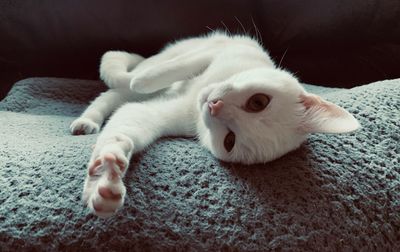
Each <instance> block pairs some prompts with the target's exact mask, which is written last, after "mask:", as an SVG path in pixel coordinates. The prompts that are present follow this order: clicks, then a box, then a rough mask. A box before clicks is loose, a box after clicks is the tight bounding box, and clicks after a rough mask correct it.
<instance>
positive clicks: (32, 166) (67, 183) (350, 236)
mask: <svg viewBox="0 0 400 252" xmlns="http://www.w3.org/2000/svg"><path fill="white" fill-rule="evenodd" d="M306 88H307V89H308V90H310V91H312V92H315V93H319V94H321V95H322V96H323V97H325V98H326V99H327V100H330V101H333V102H336V103H338V104H339V105H341V106H343V107H345V108H347V109H348V110H349V111H350V112H352V113H353V114H354V115H355V117H356V118H357V119H359V121H360V123H361V125H362V129H361V130H359V131H357V132H355V133H351V134H345V135H323V134H315V135H312V136H311V137H310V138H309V139H308V141H307V142H306V143H304V144H303V145H302V146H301V147H300V148H299V149H298V150H296V151H294V152H292V153H289V154H287V155H286V156H284V157H282V158H280V159H279V160H276V161H273V162H270V163H267V164H265V165H252V166H240V165H232V164H228V163H222V162H219V161H218V160H216V159H214V158H213V157H212V156H211V154H210V153H208V152H207V151H206V150H204V149H202V148H201V147H200V146H199V145H198V144H197V143H196V141H195V140H194V139H188V138H163V139H160V140H159V141H157V142H156V143H155V144H153V145H152V146H151V147H150V148H148V149H147V150H146V151H144V152H142V153H140V154H138V155H135V156H134V158H133V160H132V162H131V165H130V168H129V171H128V173H127V176H126V177H125V179H124V181H125V184H126V186H127V198H126V201H125V206H124V207H123V208H122V209H121V210H120V211H119V212H118V214H116V215H115V216H113V217H111V218H109V219H99V218H97V217H96V216H93V215H91V214H89V213H88V210H87V209H86V208H85V207H84V206H83V205H82V203H81V198H80V197H81V190H82V186H83V181H84V177H85V174H86V164H87V161H88V159H89V156H90V152H91V149H90V146H91V145H92V144H93V143H94V142H95V139H96V135H89V136H71V135H70V133H69V124H70V123H71V122H72V121H73V119H74V118H75V117H77V116H78V115H79V114H80V113H81V112H82V111H83V109H84V108H85V107H86V106H87V104H88V102H89V101H90V100H91V99H92V98H94V97H95V96H96V94H98V93H99V92H100V91H102V90H105V87H104V85H103V84H101V83H100V82H96V81H85V80H72V79H55V78H32V79H26V80H23V81H20V82H18V83H17V84H16V85H15V86H14V88H13V89H12V91H11V92H10V93H9V94H8V96H7V97H6V98H5V99H4V100H3V101H1V102H0V144H1V145H0V146H1V148H0V251H32V250H48V251H54V250H69V251H71V250H72V251H73V250H80V251H91V250H93V251H126V250H127V249H129V250H131V251H132V250H137V251H143V250H145V251H146V250H147V251H150V250H151V251H169V250H174V251H215V250H222V251H232V250H233V251H237V250H239V251H265V250H284V251H286V250H307V251H310V250H315V251H335V250H352V249H356V250H362V251H363V250H367V251H371V250H389V251H400V165H399V163H400V79H398V80H391V81H382V82H377V83H373V84H369V85H365V86H361V87H357V88H354V89H350V90H345V89H330V88H322V87H317V86H309V85H306Z"/></svg>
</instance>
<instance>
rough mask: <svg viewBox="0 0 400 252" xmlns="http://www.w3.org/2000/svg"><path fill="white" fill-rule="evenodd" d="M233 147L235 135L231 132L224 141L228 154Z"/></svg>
mask: <svg viewBox="0 0 400 252" xmlns="http://www.w3.org/2000/svg"><path fill="white" fill-rule="evenodd" d="M233 146H235V133H233V132H232V131H229V133H228V134H227V135H226V136H225V139H224V147H225V150H226V151H227V152H231V150H232V149H233Z"/></svg>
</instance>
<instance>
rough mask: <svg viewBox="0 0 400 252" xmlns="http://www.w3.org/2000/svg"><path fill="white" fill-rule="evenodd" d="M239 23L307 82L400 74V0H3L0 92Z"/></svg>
mask: <svg viewBox="0 0 400 252" xmlns="http://www.w3.org/2000/svg"><path fill="white" fill-rule="evenodd" d="M238 20H239V21H240V22H239V21H238ZM242 26H243V27H244V29H245V30H246V32H247V33H249V34H251V35H253V36H256V34H259V35H258V36H259V37H261V38H262V41H263V44H264V46H265V47H266V48H267V49H268V50H269V51H270V53H271V56H272V57H273V58H274V59H275V60H276V61H277V62H280V61H281V62H282V64H281V65H282V66H283V67H285V68H287V69H289V70H290V71H292V72H294V73H295V74H296V76H298V77H299V78H300V80H301V81H303V82H306V83H313V84H319V85H326V86H340V87H352V86H355V85H360V84H364V83H368V82H372V81H375V80H382V79H388V78H397V77H400V1H399V0H351V1H338V0H307V1H298V0H286V1H280V0H220V1H217V0H203V1H178V0H174V1H168V0H166V1H162V0H159V1H155V0H149V1H133V0H115V1H110V0H69V1H67V0H64V1H54V0H0V99H1V98H2V97H3V96H4V95H5V94H6V92H7V91H8V90H9V88H10V87H11V85H12V84H13V83H14V82H15V81H17V80H19V79H23V78H26V77H33V76H35V77H37V76H52V77H69V78H89V79H98V73H97V71H98V65H99V60H100V57H101V55H102V54H103V53H104V52H105V51H107V50H115V49H119V50H127V51H133V52H137V53H139V54H142V55H144V56H148V55H151V54H154V53H156V52H157V51H158V50H159V49H160V48H161V47H162V46H163V45H164V44H165V43H167V42H168V41H171V40H176V39H179V38H184V37H187V36H196V35H199V34H204V33H206V32H208V31H209V30H210V29H218V28H219V29H229V30H230V31H231V32H232V33H238V32H240V33H242V32H243V28H242ZM256 27H257V29H258V31H259V32H257V31H256ZM285 52H286V54H285ZM283 55H285V57H283Z"/></svg>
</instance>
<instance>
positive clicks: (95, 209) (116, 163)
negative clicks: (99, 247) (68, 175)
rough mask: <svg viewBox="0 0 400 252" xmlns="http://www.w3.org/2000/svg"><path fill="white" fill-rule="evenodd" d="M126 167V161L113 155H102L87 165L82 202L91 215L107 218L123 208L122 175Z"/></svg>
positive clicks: (124, 189) (123, 189)
mask: <svg viewBox="0 0 400 252" xmlns="http://www.w3.org/2000/svg"><path fill="white" fill-rule="evenodd" d="M127 166H128V161H127V159H126V158H124V157H119V156H118V155H116V154H114V153H105V154H102V155H100V156H99V157H98V158H97V159H96V160H95V161H94V162H93V163H92V164H89V167H88V176H87V178H86V181H85V186H84V189H83V201H84V203H85V204H86V205H87V206H88V208H89V209H90V210H91V212H92V213H94V214H95V215H97V216H99V217H102V218H107V217H110V216H112V215H113V214H114V213H115V212H116V211H117V210H118V209H119V208H121V207H122V206H123V204H124V198H125V194H126V188H125V186H124V184H123V182H122V174H123V173H124V172H125V170H126V168H127Z"/></svg>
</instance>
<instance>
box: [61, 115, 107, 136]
mask: <svg viewBox="0 0 400 252" xmlns="http://www.w3.org/2000/svg"><path fill="white" fill-rule="evenodd" d="M69 128H70V130H71V133H72V135H88V134H96V133H98V132H99V130H100V125H99V124H98V123H95V122H94V121H92V120H90V119H88V118H83V117H79V118H78V119H76V120H75V121H73V122H72V123H71V126H70V127H69Z"/></svg>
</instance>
